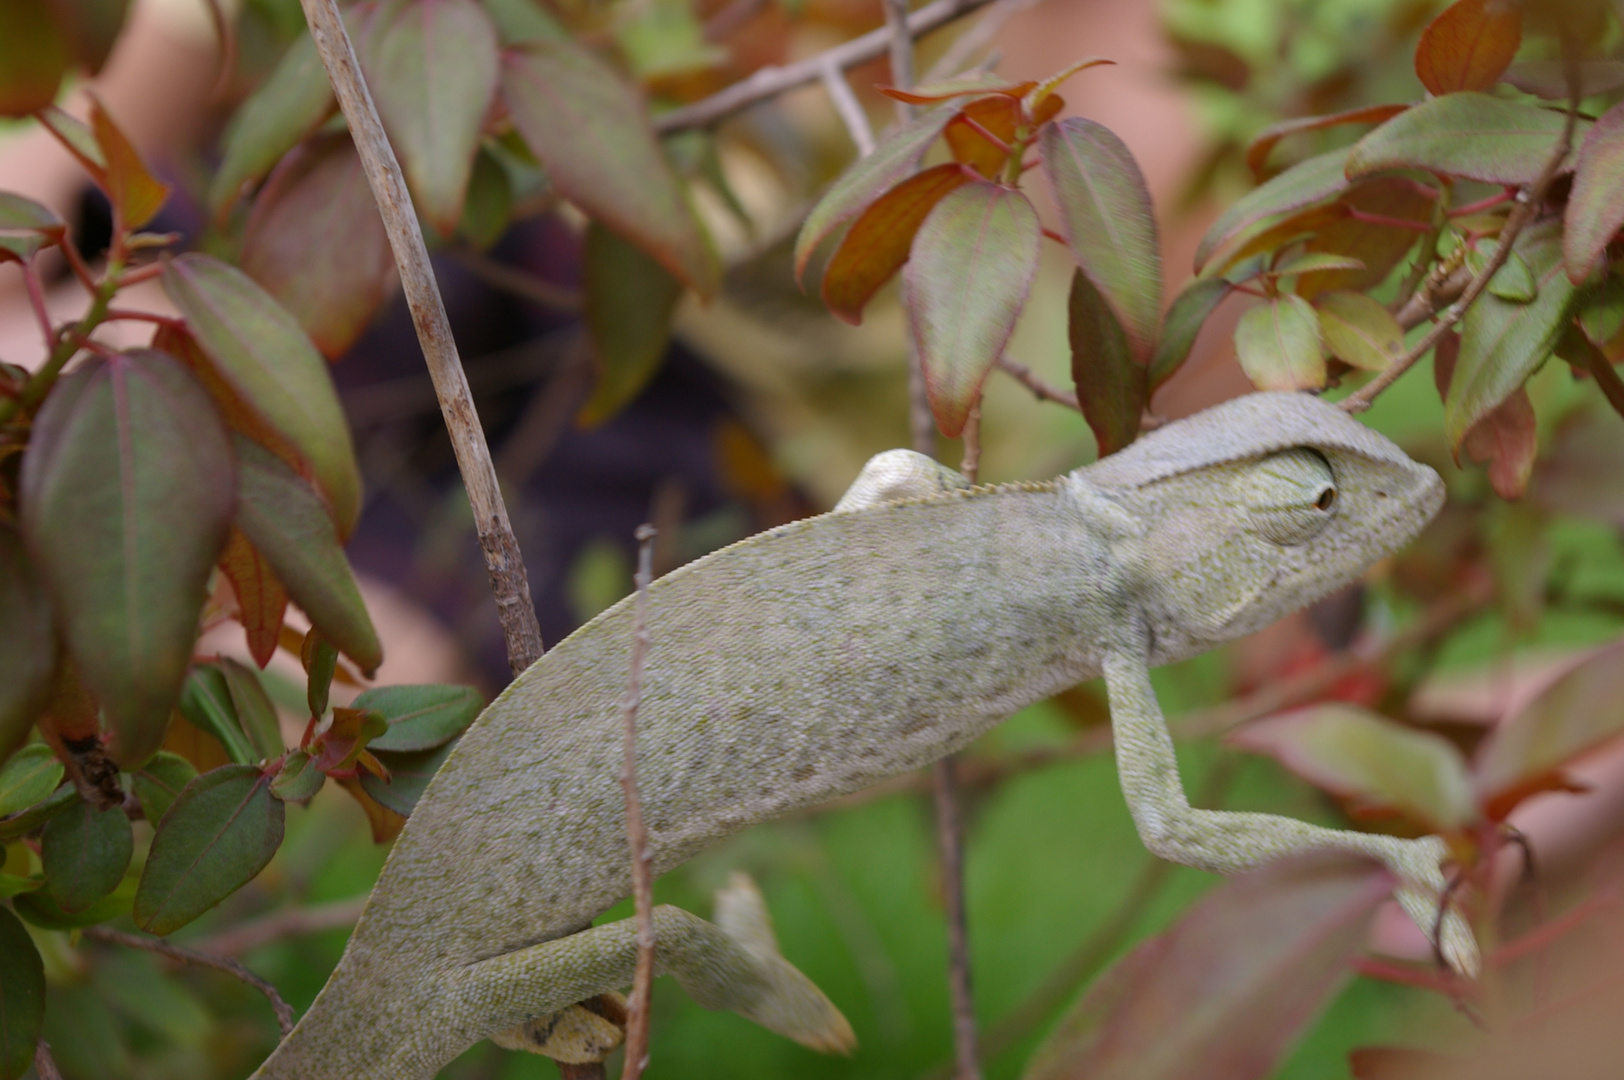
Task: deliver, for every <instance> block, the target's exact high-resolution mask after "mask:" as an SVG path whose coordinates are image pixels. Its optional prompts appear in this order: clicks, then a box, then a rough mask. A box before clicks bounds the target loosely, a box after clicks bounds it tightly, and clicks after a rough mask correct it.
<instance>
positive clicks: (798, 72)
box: [303, 0, 992, 135]
mask: <svg viewBox="0 0 1624 1080" xmlns="http://www.w3.org/2000/svg"><path fill="white" fill-rule="evenodd" d="M303 2H305V3H310V2H311V0H303ZM990 3H992V0H935V2H934V3H931V4H927V5H926V6H924V7H922V8H920V9H919V10H918V11H916V12H914V13H913V14H912V15H910V16H908V33H909V35H911V36H912V37H915V38H918V37H922V36H924V35H925V34H928V33H930V32H931V31H932V30H935V29H936V28H937V27H939V26H944V25H946V24H947V23H950V22H952V21H953V20H954V19H957V18H959V17H960V16H963V15H968V14H969V13H970V12H972V11H975V10H977V9H978V8H983V7H986V6H987V5H988V4H990ZM890 47H891V31H890V29H889V28H887V27H881V28H879V29H877V30H871V31H869V32H868V33H866V34H864V35H863V36H862V37H858V38H853V39H852V40H850V41H848V42H846V43H845V44H843V45H836V46H835V47H834V48H832V49H829V50H828V51H827V52H824V53H821V54H819V55H817V56H812V57H808V58H807V59H805V60H800V61H797V62H796V63H793V64H786V65H784V66H783V67H779V66H777V65H772V66H769V67H764V68H761V69H760V70H759V71H757V72H756V73H755V74H753V75H751V76H750V77H749V78H747V79H741V80H740V81H738V82H736V83H734V84H733V85H732V86H729V87H728V88H726V89H725V90H721V91H718V92H717V93H715V94H712V95H711V96H710V97H708V98H703V99H701V100H699V101H696V102H694V103H693V104H692V105H685V106H683V107H682V108H680V109H672V110H671V111H670V112H668V113H663V114H661V115H660V116H657V117H655V118H654V130H655V131H657V132H659V133H660V134H662V135H668V134H670V133H671V132H673V131H687V130H688V129H690V128H699V127H709V126H710V125H712V124H714V123H716V122H717V121H719V120H724V119H726V118H727V117H729V116H732V115H733V114H734V113H736V112H738V111H739V110H740V109H746V108H749V107H750V106H751V105H754V104H756V103H758V102H761V101H766V100H767V99H768V98H772V97H777V96H778V95H779V94H782V93H783V92H784V91H786V90H793V89H795V88H796V87H798V86H805V85H806V84H807V83H810V82H816V81H817V80H818V79H819V78H821V77H822V76H821V74H820V73H821V71H822V69H823V65H824V64H833V65H835V66H836V67H838V68H840V69H841V70H842V71H844V70H845V69H846V68H849V67H853V66H855V65H857V64H861V63H864V62H865V61H868V60H872V59H874V58H875V57H877V56H881V55H883V54H884V53H885V52H886V51H887V50H888V49H889V48H890Z"/></svg>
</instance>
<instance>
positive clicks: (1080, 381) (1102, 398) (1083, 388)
mask: <svg viewBox="0 0 1624 1080" xmlns="http://www.w3.org/2000/svg"><path fill="white" fill-rule="evenodd" d="M1067 310H1068V312H1069V315H1070V318H1069V321H1068V324H1067V336H1068V337H1069V338H1070V341H1071V377H1072V381H1073V382H1075V383H1076V384H1077V402H1078V404H1079V405H1081V406H1082V410H1083V416H1084V418H1085V419H1087V420H1088V426H1089V427H1090V428H1091V429H1093V432H1094V440H1095V442H1097V443H1098V444H1099V451H1100V456H1101V457H1104V456H1105V455H1106V454H1114V453H1116V452H1117V451H1118V450H1121V449H1122V448H1123V447H1124V446H1127V445H1128V444H1129V443H1131V442H1133V440H1134V437H1135V436H1137V435H1138V434H1139V418H1140V417H1141V416H1142V415H1143V414H1144V411H1145V402H1146V400H1147V397H1148V393H1147V387H1146V379H1145V375H1146V373H1145V368H1144V366H1143V365H1141V364H1140V363H1139V362H1138V361H1137V360H1136V359H1135V358H1134V353H1133V346H1132V345H1130V344H1129V342H1128V335H1127V333H1126V332H1125V331H1124V330H1123V328H1122V324H1121V323H1119V322H1118V321H1117V317H1116V313H1115V312H1114V311H1112V310H1111V307H1110V305H1108V304H1107V303H1106V301H1105V298H1104V297H1103V296H1101V295H1100V291H1099V290H1098V289H1097V288H1095V287H1094V283H1093V282H1092V281H1090V280H1089V278H1088V276H1087V275H1086V274H1084V273H1083V272H1082V271H1081V270H1078V271H1076V272H1075V273H1073V274H1072V276H1071V297H1070V299H1069V301H1068V304H1067Z"/></svg>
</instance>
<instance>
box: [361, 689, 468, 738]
mask: <svg viewBox="0 0 1624 1080" xmlns="http://www.w3.org/2000/svg"><path fill="white" fill-rule="evenodd" d="M353 707H354V708H357V709H375V710H377V711H378V712H380V713H382V714H383V715H384V717H385V719H387V720H388V721H389V730H388V731H387V732H386V733H385V734H383V735H380V736H378V737H377V738H375V739H373V740H372V741H371V742H370V743H368V744H367V748H368V749H369V750H396V751H405V750H428V749H430V748H432V747H436V746H440V745H442V744H444V743H446V742H448V741H450V740H451V739H453V738H455V737H456V736H458V735H460V734H462V732H463V730H464V729H465V728H467V727H468V725H469V724H471V723H473V722H474V718H475V717H477V716H478V715H479V711H480V710H481V709H483V708H484V707H485V703H484V701H483V700H482V699H481V698H480V696H479V691H478V690H475V689H474V688H473V687H472V686H447V685H437V684H433V683H429V684H425V685H420V686H380V687H378V688H377V689H376V690H368V691H366V692H365V693H363V694H362V695H361V696H360V697H357V698H356V699H355V704H354V706H353Z"/></svg>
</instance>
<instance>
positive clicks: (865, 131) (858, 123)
mask: <svg viewBox="0 0 1624 1080" xmlns="http://www.w3.org/2000/svg"><path fill="white" fill-rule="evenodd" d="M818 77H819V78H821V79H822V80H823V88H824V90H826V91H828V93H829V100H830V101H831V102H833V103H834V107H835V112H837V113H839V114H840V122H841V123H843V124H845V125H846V132H847V134H849V135H850V136H851V141H852V143H853V144H854V145H855V146H856V147H857V156H858V157H868V155H869V154H871V153H873V152H874V129H873V128H872V127H870V126H869V123H868V114H867V113H865V112H864V111H863V106H862V104H861V103H859V102H858V100H857V95H856V94H854V93H852V91H851V84H850V83H848V82H847V81H846V75H845V72H843V71H841V70H840V69H839V68H838V67H836V66H835V65H834V64H831V63H824V64H823V66H822V67H821V68H820V69H819V71H818Z"/></svg>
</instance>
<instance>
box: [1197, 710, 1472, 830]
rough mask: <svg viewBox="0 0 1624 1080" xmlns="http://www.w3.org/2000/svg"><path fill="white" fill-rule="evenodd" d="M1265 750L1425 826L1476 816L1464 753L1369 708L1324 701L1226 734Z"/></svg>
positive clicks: (1340, 790)
mask: <svg viewBox="0 0 1624 1080" xmlns="http://www.w3.org/2000/svg"><path fill="white" fill-rule="evenodd" d="M1228 741H1229V742H1230V743H1232V744H1234V745H1236V746H1239V747H1242V748H1244V749H1246V750H1250V751H1252V752H1253V753H1258V754H1267V755H1268V756H1269V757H1272V758H1274V759H1275V760H1276V761H1278V762H1280V763H1281V764H1282V765H1284V766H1285V767H1286V768H1288V769H1290V770H1291V771H1292V772H1294V773H1296V774H1297V775H1298V776H1301V777H1302V778H1303V779H1305V780H1307V781H1308V782H1309V783H1311V784H1313V785H1315V786H1316V787H1319V788H1323V789H1324V790H1326V791H1329V792H1331V793H1332V794H1334V795H1337V796H1339V797H1341V798H1345V799H1353V800H1356V801H1357V802H1358V803H1360V804H1362V805H1366V806H1371V807H1384V808H1390V809H1394V810H1399V811H1401V812H1403V813H1404V814H1406V815H1408V816H1409V817H1410V818H1411V819H1412V820H1414V821H1416V822H1418V823H1420V824H1422V825H1425V826H1426V827H1427V828H1428V829H1429V830H1430V831H1439V830H1447V829H1455V828H1459V827H1460V826H1462V825H1465V824H1466V823H1467V822H1469V821H1471V820H1472V819H1473V818H1474V817H1475V816H1476V807H1475V806H1474V805H1473V801H1472V790H1471V780H1470V779H1469V778H1468V776H1467V768H1466V759H1465V758H1463V757H1462V756H1461V753H1460V751H1459V750H1457V749H1456V748H1455V745H1454V744H1453V743H1451V742H1450V741H1449V740H1448V739H1445V738H1444V737H1443V736H1441V735H1435V734H1433V733H1432V732H1430V731H1417V730H1415V729H1414V728H1408V727H1404V726H1403V725H1401V724H1396V723H1394V722H1393V721H1391V720H1389V719H1387V717H1385V716H1381V715H1380V714H1378V713H1374V712H1371V711H1370V710H1368V709H1362V708H1360V707H1358V706H1356V705H1347V704H1343V703H1341V702H1327V703H1326V704H1323V705H1311V706H1309V707H1308V708H1305V709H1296V710H1293V711H1291V712H1287V713H1281V714H1280V715H1278V716H1272V717H1269V718H1268V719H1265V720H1260V721H1258V722H1256V723H1252V724H1248V725H1246V726H1245V727H1244V728H1242V729H1241V730H1239V731H1237V732H1236V733H1235V734H1233V735H1231V736H1230V737H1229V740H1228Z"/></svg>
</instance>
